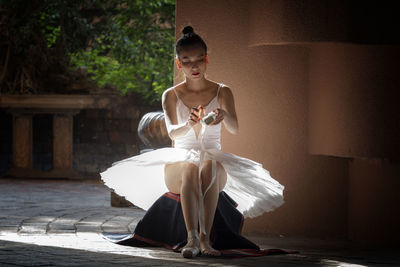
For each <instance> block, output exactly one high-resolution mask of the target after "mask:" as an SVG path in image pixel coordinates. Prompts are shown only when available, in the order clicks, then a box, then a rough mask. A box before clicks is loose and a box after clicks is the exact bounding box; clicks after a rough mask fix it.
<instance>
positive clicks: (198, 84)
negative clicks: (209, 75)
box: [185, 78, 208, 91]
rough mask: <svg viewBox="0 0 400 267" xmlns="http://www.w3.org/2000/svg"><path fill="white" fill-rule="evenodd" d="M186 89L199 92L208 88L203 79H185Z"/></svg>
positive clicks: (206, 82)
mask: <svg viewBox="0 0 400 267" xmlns="http://www.w3.org/2000/svg"><path fill="white" fill-rule="evenodd" d="M185 83H186V88H187V89H189V90H191V91H201V90H203V89H204V88H206V87H207V86H208V81H207V80H206V79H205V78H202V79H197V80H191V79H185Z"/></svg>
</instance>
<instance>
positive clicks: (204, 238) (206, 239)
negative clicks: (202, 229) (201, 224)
mask: <svg viewBox="0 0 400 267" xmlns="http://www.w3.org/2000/svg"><path fill="white" fill-rule="evenodd" d="M200 241H202V242H210V236H209V235H205V234H203V233H201V234H200Z"/></svg>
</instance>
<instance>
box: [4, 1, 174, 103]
mask: <svg viewBox="0 0 400 267" xmlns="http://www.w3.org/2000/svg"><path fill="white" fill-rule="evenodd" d="M0 15H1V17H0V37H1V38H0V52H1V53H0V66H1V69H0V75H1V76H0V86H1V91H2V92H4V91H6V92H11V93H27V92H32V93H37V92H38V91H41V92H43V91H46V90H47V91H51V90H54V89H51V88H61V87H62V85H64V86H65V87H66V88H67V87H68V83H69V82H68V81H64V84H62V82H60V80H62V79H60V74H63V75H64V77H67V78H68V77H69V76H68V74H66V73H67V72H68V70H69V69H70V67H73V69H74V68H80V69H81V68H84V69H87V73H88V74H89V78H90V79H92V80H94V81H96V82H97V83H98V85H99V86H105V85H111V86H113V87H115V88H116V89H118V90H119V91H121V93H122V94H125V93H127V92H130V91H133V92H138V93H140V94H141V95H143V98H144V100H146V101H147V102H148V103H152V102H154V101H157V100H159V98H160V96H161V94H162V91H163V90H165V89H166V88H168V87H169V86H171V85H172V79H173V71H172V68H173V44H174V32H175V29H174V24H175V0H146V1H145V0H32V1H25V0H13V1H9V0H0ZM67 78H66V79H67ZM66 79H64V80H66ZM18 88H19V89H18Z"/></svg>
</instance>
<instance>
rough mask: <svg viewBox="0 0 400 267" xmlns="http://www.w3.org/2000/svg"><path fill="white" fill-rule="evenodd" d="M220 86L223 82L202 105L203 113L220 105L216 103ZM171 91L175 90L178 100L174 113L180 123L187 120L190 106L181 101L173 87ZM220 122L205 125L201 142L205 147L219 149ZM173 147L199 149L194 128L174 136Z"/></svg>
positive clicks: (198, 139) (198, 138)
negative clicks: (184, 133) (215, 92)
mask: <svg viewBox="0 0 400 267" xmlns="http://www.w3.org/2000/svg"><path fill="white" fill-rule="evenodd" d="M222 86H223V84H222V83H220V84H219V86H218V91H217V94H216V95H215V97H214V98H213V99H212V100H211V101H210V103H208V104H207V105H206V106H204V109H205V114H208V113H210V112H211V111H213V110H215V109H216V108H220V105H219V103H218V95H219V90H220V89H221V87H222ZM173 91H174V92H175V95H176V97H177V98H178V102H177V103H176V115H177V119H178V124H181V123H184V122H186V121H187V120H188V118H189V114H190V108H189V107H187V106H186V105H185V104H184V103H183V102H182V100H181V99H180V97H179V96H178V93H177V92H176V90H175V88H174V89H173ZM221 124H222V123H218V124H217V125H212V126H208V127H207V130H206V131H205V133H204V136H203V144H204V147H205V148H206V149H208V148H217V149H221ZM174 147H176V148H186V149H191V148H194V149H200V147H201V146H200V135H199V136H198V137H196V133H195V131H194V129H193V128H191V129H190V131H189V132H188V133H187V134H186V135H184V136H180V137H178V138H175V141H174Z"/></svg>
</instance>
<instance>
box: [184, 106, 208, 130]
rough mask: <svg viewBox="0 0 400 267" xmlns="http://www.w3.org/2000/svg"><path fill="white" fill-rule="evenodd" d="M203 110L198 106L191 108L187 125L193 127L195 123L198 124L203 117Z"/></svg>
mask: <svg viewBox="0 0 400 267" xmlns="http://www.w3.org/2000/svg"><path fill="white" fill-rule="evenodd" d="M204 114H205V110H204V108H203V106H202V105H199V106H198V107H197V108H196V107H192V108H191V109H190V115H189V120H188V121H189V125H190V126H191V127H193V126H194V125H196V124H197V123H199V122H200V120H201V118H202V117H203V116H204Z"/></svg>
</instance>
